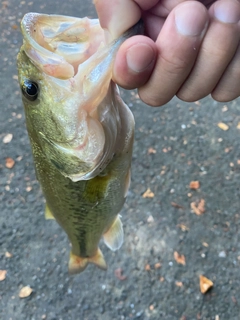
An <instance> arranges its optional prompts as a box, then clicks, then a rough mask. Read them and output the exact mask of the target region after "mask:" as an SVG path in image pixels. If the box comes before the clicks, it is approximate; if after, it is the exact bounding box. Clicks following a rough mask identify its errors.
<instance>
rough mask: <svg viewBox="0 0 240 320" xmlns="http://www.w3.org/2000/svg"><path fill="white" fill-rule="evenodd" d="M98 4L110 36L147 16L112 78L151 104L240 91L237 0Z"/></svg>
mask: <svg viewBox="0 0 240 320" xmlns="http://www.w3.org/2000/svg"><path fill="white" fill-rule="evenodd" d="M95 6H96V9H97V12H98V15H99V19H100V23H101V26H102V27H103V28H104V29H105V34H106V38H107V39H108V40H109V39H112V38H115V37H117V36H118V35H119V34H121V33H122V32H123V31H124V30H125V29H127V28H129V27H130V26H131V25H133V24H134V23H136V21H138V19H139V18H140V17H142V18H143V20H144V22H145V26H146V31H145V35H144V36H135V37H132V38H130V39H128V40H127V41H125V42H124V44H123V45H122V46H121V47H120V49H119V51H118V54H117V56H116V60H115V64H114V71H113V79H114V81H115V82H116V83H118V84H119V85H121V86H122V87H124V88H127V89H133V88H138V91H139V96H140V98H141V99H142V100H143V101H144V102H145V103H146V104H149V105H152V106H162V105H164V104H166V103H167V102H168V101H170V100H171V99H172V98H173V97H174V96H175V95H176V96H178V97H179V98H180V99H182V100H183V101H187V102H191V101H196V100H198V99H201V98H203V97H206V96H207V95H209V94H211V95H212V97H213V99H215V100H217V101H221V102H227V101H230V100H233V99H235V98H237V97H238V96H239V95H240V86H239V81H240V67H239V65H240V47H239V38H240V24H239V20H240V3H239V2H238V1H237V0H219V1H208V0H202V1H185V0H162V1H159V0H135V1H134V0H121V1H119V0H95Z"/></svg>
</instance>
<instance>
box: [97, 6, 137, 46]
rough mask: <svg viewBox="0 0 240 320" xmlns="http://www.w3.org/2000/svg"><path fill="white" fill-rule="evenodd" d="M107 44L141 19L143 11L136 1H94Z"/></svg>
mask: <svg viewBox="0 0 240 320" xmlns="http://www.w3.org/2000/svg"><path fill="white" fill-rule="evenodd" d="M94 4H95V7H96V10H97V14H98V17H99V21H100V24H101V27H102V28H103V29H104V31H105V37H106V40H107V42H109V41H112V40H114V39H116V38H118V37H119V36H120V35H122V34H123V33H124V32H125V31H127V30H128V29H129V28H130V27H132V26H133V25H134V24H136V23H137V22H138V21H139V19H140V18H141V9H140V7H139V6H138V5H137V3H136V2H135V1H134V0H120V1H119V0H94Z"/></svg>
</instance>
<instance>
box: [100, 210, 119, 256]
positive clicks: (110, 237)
mask: <svg viewBox="0 0 240 320" xmlns="http://www.w3.org/2000/svg"><path fill="white" fill-rule="evenodd" d="M123 238H124V234H123V227H122V222H121V220H120V216H119V215H118V216H117V218H116V219H115V221H114V222H113V224H112V225H111V227H110V228H109V229H108V231H107V232H105V233H104V235H103V240H104V243H105V244H106V245H107V246H108V248H110V249H111V250H112V251H116V250H118V249H119V248H120V247H121V245H122V244H123Z"/></svg>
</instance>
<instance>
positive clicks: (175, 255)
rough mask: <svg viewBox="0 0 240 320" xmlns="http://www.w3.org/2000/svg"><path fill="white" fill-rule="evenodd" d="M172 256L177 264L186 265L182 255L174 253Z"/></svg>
mask: <svg viewBox="0 0 240 320" xmlns="http://www.w3.org/2000/svg"><path fill="white" fill-rule="evenodd" d="M173 256H174V259H175V260H176V262H177V263H179V264H182V265H184V266H185V265H186V259H185V256H184V255H183V254H179V253H178V252H177V251H174V254H173Z"/></svg>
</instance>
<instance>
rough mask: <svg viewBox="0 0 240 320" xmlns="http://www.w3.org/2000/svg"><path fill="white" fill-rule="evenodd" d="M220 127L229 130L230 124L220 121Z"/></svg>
mask: <svg viewBox="0 0 240 320" xmlns="http://www.w3.org/2000/svg"><path fill="white" fill-rule="evenodd" d="M218 127H219V128H220V129H222V130H224V131H227V130H228V129H229V126H228V125H227V124H226V123H223V122H219V123H218Z"/></svg>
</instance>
